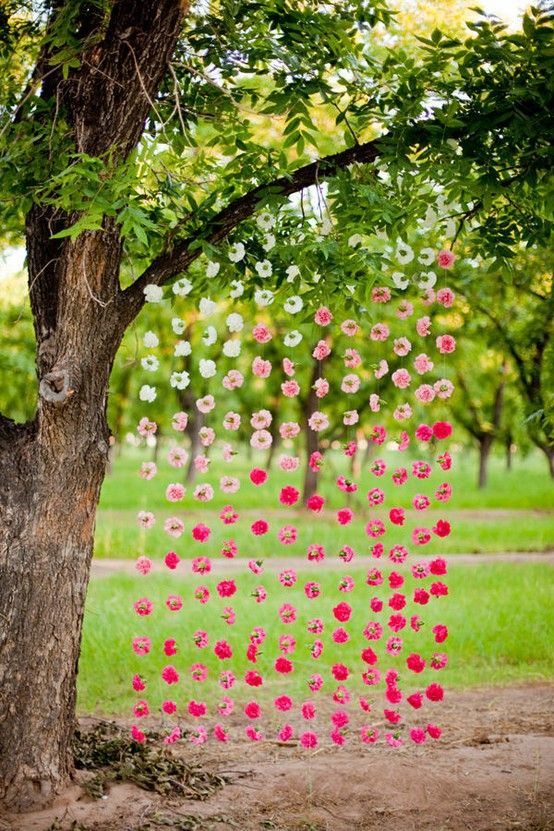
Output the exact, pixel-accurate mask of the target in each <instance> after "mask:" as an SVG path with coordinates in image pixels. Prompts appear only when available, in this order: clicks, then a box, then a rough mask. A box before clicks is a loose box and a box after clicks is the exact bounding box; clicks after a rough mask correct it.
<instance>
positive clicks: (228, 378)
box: [222, 369, 244, 390]
mask: <svg viewBox="0 0 554 831" xmlns="http://www.w3.org/2000/svg"><path fill="white" fill-rule="evenodd" d="M222 383H223V386H224V387H225V389H226V390H236V389H238V388H239V387H242V385H243V383H244V375H243V374H242V372H239V371H238V369H230V370H229V372H228V373H227V375H225V377H224V378H223V381H222Z"/></svg>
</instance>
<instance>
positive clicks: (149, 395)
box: [139, 384, 156, 403]
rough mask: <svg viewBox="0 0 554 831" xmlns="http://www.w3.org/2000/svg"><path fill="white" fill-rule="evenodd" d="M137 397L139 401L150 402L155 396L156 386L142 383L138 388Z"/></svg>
mask: <svg viewBox="0 0 554 831" xmlns="http://www.w3.org/2000/svg"><path fill="white" fill-rule="evenodd" d="M139 398H140V400H141V401H148V402H149V403H152V401H154V399H155V398H156V387H151V386H150V385H149V384H143V385H142V387H141V388H140V390H139Z"/></svg>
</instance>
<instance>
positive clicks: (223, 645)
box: [214, 641, 233, 661]
mask: <svg viewBox="0 0 554 831" xmlns="http://www.w3.org/2000/svg"><path fill="white" fill-rule="evenodd" d="M214 654H215V655H216V656H217V657H218V658H219V660H220V661H224V660H226V659H227V658H232V657H233V650H232V649H231V647H230V646H229V644H228V643H227V641H217V642H216V644H215V646H214Z"/></svg>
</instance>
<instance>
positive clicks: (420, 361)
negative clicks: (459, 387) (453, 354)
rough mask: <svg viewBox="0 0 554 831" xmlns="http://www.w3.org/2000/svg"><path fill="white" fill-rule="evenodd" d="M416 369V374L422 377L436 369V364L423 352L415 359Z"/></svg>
mask: <svg viewBox="0 0 554 831" xmlns="http://www.w3.org/2000/svg"><path fill="white" fill-rule="evenodd" d="M414 367H415V370H416V372H418V373H419V374H420V375H424V374H425V373H426V372H431V370H432V369H433V367H434V363H433V361H432V360H430V358H429V357H428V356H427V355H426V354H425V352H422V353H421V355H417V356H416V357H415V358H414Z"/></svg>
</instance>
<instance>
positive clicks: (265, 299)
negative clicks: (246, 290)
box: [254, 289, 273, 306]
mask: <svg viewBox="0 0 554 831" xmlns="http://www.w3.org/2000/svg"><path fill="white" fill-rule="evenodd" d="M254 301H255V303H257V304H258V306H269V305H270V304H271V303H273V292H272V291H269V290H268V289H256V291H255V292H254Z"/></svg>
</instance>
